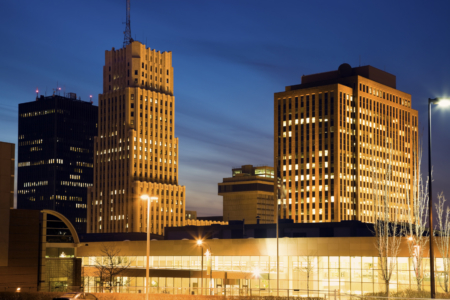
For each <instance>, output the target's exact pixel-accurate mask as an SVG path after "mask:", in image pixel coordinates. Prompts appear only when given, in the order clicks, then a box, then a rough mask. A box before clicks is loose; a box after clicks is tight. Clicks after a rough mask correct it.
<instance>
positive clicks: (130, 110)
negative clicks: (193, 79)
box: [88, 40, 185, 234]
mask: <svg viewBox="0 0 450 300" xmlns="http://www.w3.org/2000/svg"><path fill="white" fill-rule="evenodd" d="M98 104H99V117H98V122H99V128H98V136H97V137H96V138H95V150H94V151H95V158H94V186H93V187H92V188H90V189H89V191H88V232H90V233H98V232H146V231H147V229H146V224H147V219H146V217H147V216H146V211H147V210H146V208H147V202H146V201H142V200H141V198H140V197H141V195H142V194H148V195H151V196H157V197H158V201H154V202H152V204H151V207H152V210H151V213H150V220H151V221H150V223H151V227H152V228H151V232H152V233H155V234H163V233H164V230H163V229H164V227H165V226H182V225H183V216H184V208H185V187H184V186H179V185H178V138H175V99H174V96H173V68H172V53H171V52H159V51H155V50H151V49H150V48H147V47H146V46H145V45H143V44H142V43H140V42H137V41H132V40H131V41H130V43H129V44H128V45H125V46H124V48H122V49H119V50H115V49H114V48H113V49H112V50H111V51H106V53H105V65H104V67H103V94H101V95H99V101H98Z"/></svg>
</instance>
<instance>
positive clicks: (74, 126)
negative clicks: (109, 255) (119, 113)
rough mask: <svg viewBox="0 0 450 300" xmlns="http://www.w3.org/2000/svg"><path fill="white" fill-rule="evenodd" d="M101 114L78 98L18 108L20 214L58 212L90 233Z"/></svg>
mask: <svg viewBox="0 0 450 300" xmlns="http://www.w3.org/2000/svg"><path fill="white" fill-rule="evenodd" d="M97 114H98V112H97V106H94V105H92V103H91V102H85V101H81V100H77V99H76V94H74V93H69V94H68V96H67V97H65V96H60V95H52V96H48V97H44V96H40V97H38V98H36V101H33V102H27V103H22V104H19V141H18V143H19V145H18V146H19V151H18V152H19V158H18V179H17V208H19V209H38V210H42V209H51V210H55V211H57V212H60V213H62V214H63V215H64V216H65V217H66V218H68V219H69V220H70V222H71V223H72V224H74V227H75V228H76V230H77V231H78V232H80V233H83V232H86V221H87V220H86V215H87V212H86V208H87V188H88V187H89V186H91V185H92V182H93V150H94V145H93V143H94V136H95V135H96V134H97Z"/></svg>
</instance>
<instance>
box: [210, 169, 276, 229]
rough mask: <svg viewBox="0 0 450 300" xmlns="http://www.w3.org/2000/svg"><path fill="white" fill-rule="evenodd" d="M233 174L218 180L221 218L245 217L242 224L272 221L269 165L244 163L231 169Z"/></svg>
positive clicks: (272, 207)
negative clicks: (221, 180)
mask: <svg viewBox="0 0 450 300" xmlns="http://www.w3.org/2000/svg"><path fill="white" fill-rule="evenodd" d="M232 173H233V177H230V178H224V179H223V182H220V183H219V195H220V196H222V197H223V220H224V221H232V220H245V223H246V224H256V223H262V224H264V223H273V221H274V218H275V211H274V207H275V206H274V204H275V200H274V170H273V167H268V166H257V167H254V166H252V165H245V166H242V167H240V168H233V169H232Z"/></svg>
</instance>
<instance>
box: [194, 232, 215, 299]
mask: <svg viewBox="0 0 450 300" xmlns="http://www.w3.org/2000/svg"><path fill="white" fill-rule="evenodd" d="M203 244H206V243H205V242H203V240H197V246H199V247H201V248H200V249H201V251H200V252H201V257H202V282H201V289H202V291H203ZM206 245H207V249H206V252H205V255H206V257H207V258H209V262H210V265H209V268H210V269H209V286H210V287H209V288H210V290H209V291H210V293H209V294H210V295H211V282H212V252H211V246H209V245H208V244H206ZM206 269H208V266H206ZM207 275H208V274H207ZM202 295H203V292H202Z"/></svg>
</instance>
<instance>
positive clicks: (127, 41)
mask: <svg viewBox="0 0 450 300" xmlns="http://www.w3.org/2000/svg"><path fill="white" fill-rule="evenodd" d="M125 24H126V26H125V31H124V32H123V33H124V35H125V36H124V39H123V47H124V48H126V47H127V45H129V44H130V43H131V41H132V38H131V27H130V0H127V21H126V23H125Z"/></svg>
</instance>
